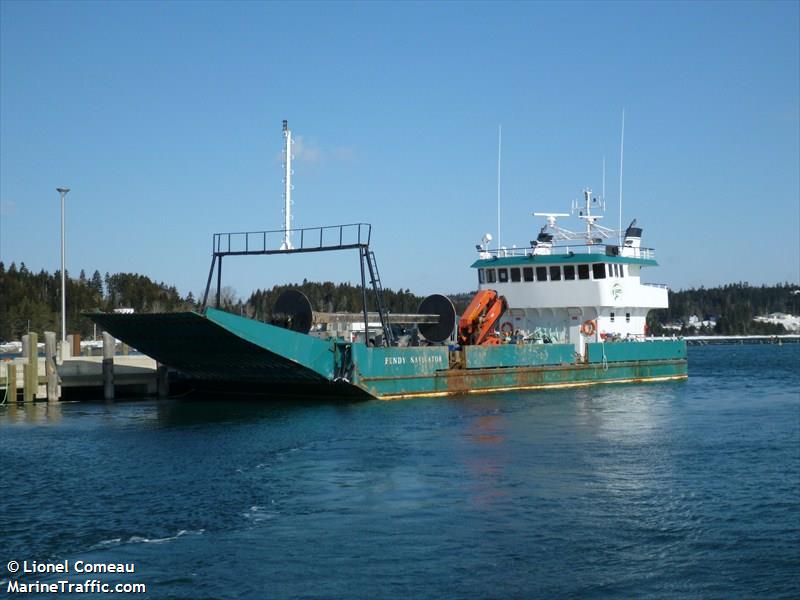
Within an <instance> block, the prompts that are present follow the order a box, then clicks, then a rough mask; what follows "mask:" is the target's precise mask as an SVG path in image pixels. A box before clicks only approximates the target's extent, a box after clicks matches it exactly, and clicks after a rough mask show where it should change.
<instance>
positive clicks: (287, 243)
mask: <svg viewBox="0 0 800 600" xmlns="http://www.w3.org/2000/svg"><path fill="white" fill-rule="evenodd" d="M283 137H284V140H285V143H286V147H285V149H284V154H285V155H286V160H285V162H284V167H285V169H286V171H285V173H284V176H283V182H284V186H285V188H284V192H283V199H284V206H283V244H281V250H291V249H292V239H291V237H292V236H291V231H292V143H293V142H292V130H291V129H289V122H288V121H287V120H286V119H284V121H283Z"/></svg>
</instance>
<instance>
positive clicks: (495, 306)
mask: <svg viewBox="0 0 800 600" xmlns="http://www.w3.org/2000/svg"><path fill="white" fill-rule="evenodd" d="M507 308H508V302H506V299H505V297H504V296H498V294H497V292H495V291H494V290H480V291H479V292H478V293H477V294H475V297H474V298H473V299H472V302H470V303H469V306H468V307H467V310H465V311H464V314H463V315H461V320H460V321H459V322H458V342H459V343H460V344H461V345H462V346H481V345H484V346H485V345H489V344H499V343H500V336H498V335H497V334H496V333H494V326H495V325H496V324H497V322H498V321H499V320H500V317H502V316H503V313H504V312H506V309H507Z"/></svg>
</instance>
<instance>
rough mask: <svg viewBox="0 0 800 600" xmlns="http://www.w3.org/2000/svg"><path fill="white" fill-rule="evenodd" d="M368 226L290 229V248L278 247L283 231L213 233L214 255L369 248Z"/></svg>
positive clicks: (369, 233)
mask: <svg viewBox="0 0 800 600" xmlns="http://www.w3.org/2000/svg"><path fill="white" fill-rule="evenodd" d="M371 235H372V226H371V225H370V224H369V223H349V224H347V225H329V226H326V227H306V228H303V229H290V230H289V239H290V241H291V248H290V249H288V250H287V249H286V248H283V249H282V248H281V246H282V245H283V243H284V240H285V237H286V232H285V231H284V230H283V229H277V230H273V231H235V232H226V233H215V234H214V254H217V255H220V254H221V255H237V254H279V253H282V252H287V253H291V252H318V251H320V250H344V249H348V248H360V247H366V246H369V242H370V236H371Z"/></svg>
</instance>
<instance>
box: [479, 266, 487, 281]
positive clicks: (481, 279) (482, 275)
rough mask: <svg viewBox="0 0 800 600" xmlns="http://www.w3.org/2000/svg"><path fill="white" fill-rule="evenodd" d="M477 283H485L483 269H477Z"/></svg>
mask: <svg viewBox="0 0 800 600" xmlns="http://www.w3.org/2000/svg"><path fill="white" fill-rule="evenodd" d="M478 283H479V284H481V283H486V273H485V272H484V271H483V269H478Z"/></svg>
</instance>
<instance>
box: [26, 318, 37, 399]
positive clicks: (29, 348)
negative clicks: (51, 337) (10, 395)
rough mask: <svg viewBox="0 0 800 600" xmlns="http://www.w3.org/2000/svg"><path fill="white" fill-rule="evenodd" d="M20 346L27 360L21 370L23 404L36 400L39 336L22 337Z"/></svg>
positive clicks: (31, 334)
mask: <svg viewBox="0 0 800 600" xmlns="http://www.w3.org/2000/svg"><path fill="white" fill-rule="evenodd" d="M22 339H23V341H22V346H23V349H24V351H25V353H26V354H27V357H28V360H27V362H26V363H25V368H24V369H23V374H24V377H23V388H24V392H23V393H24V396H25V402H33V401H34V400H36V393H37V391H38V388H39V336H38V335H37V334H35V333H29V334H28V335H25V336H22Z"/></svg>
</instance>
